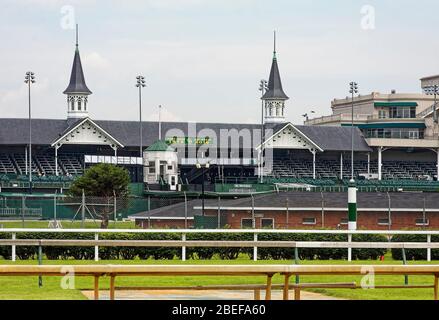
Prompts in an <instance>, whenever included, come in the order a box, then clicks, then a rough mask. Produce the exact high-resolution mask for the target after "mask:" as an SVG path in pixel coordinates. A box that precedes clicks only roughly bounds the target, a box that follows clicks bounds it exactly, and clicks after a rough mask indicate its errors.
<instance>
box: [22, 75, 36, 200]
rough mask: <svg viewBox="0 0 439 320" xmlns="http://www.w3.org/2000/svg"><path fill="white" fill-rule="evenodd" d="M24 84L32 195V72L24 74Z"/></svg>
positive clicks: (33, 79)
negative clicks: (27, 106) (27, 104)
mask: <svg viewBox="0 0 439 320" xmlns="http://www.w3.org/2000/svg"><path fill="white" fill-rule="evenodd" d="M24 83H26V84H27V88H28V99H29V100H28V102H29V193H32V109H31V97H30V87H31V84H33V83H35V73H33V72H32V71H28V72H26V76H25V77H24Z"/></svg>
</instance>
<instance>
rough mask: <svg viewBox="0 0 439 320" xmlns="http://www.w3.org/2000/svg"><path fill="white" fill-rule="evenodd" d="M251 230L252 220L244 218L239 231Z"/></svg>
mask: <svg viewBox="0 0 439 320" xmlns="http://www.w3.org/2000/svg"><path fill="white" fill-rule="evenodd" d="M251 228H253V219H251V218H244V219H241V229H251Z"/></svg>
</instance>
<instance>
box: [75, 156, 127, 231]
mask: <svg viewBox="0 0 439 320" xmlns="http://www.w3.org/2000/svg"><path fill="white" fill-rule="evenodd" d="M129 183H130V175H129V173H128V170H126V169H124V168H121V167H118V166H115V165H112V164H107V163H101V164H97V165H95V166H93V167H91V168H89V169H87V170H86V171H85V173H84V175H83V176H81V177H79V178H77V179H76V180H75V181H74V182H73V183H72V186H71V187H70V190H69V194H70V195H71V196H76V197H80V196H82V192H84V193H85V195H87V196H94V197H102V198H104V199H105V201H106V202H105V203H108V204H110V203H111V198H113V197H114V196H116V197H127V196H128V194H129V189H128V186H129ZM110 212H111V209H110V207H109V206H108V207H105V208H103V210H102V211H101V214H100V217H101V219H102V223H101V228H103V229H106V228H107V227H108V220H109V215H110Z"/></svg>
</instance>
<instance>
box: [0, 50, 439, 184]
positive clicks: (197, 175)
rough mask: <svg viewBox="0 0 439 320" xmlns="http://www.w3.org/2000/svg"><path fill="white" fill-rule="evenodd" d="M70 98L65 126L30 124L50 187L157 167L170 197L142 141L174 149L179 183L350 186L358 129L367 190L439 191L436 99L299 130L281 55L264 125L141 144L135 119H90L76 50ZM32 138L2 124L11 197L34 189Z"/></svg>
mask: <svg viewBox="0 0 439 320" xmlns="http://www.w3.org/2000/svg"><path fill="white" fill-rule="evenodd" d="M433 80H434V79H433ZM429 81H430V82H431V81H432V80H431V79H429ZM438 81H439V78H438ZM64 94H66V95H67V101H68V104H67V118H66V119H32V121H31V123H32V159H31V166H32V168H31V172H32V175H33V177H34V178H33V179H32V180H33V181H34V183H35V184H36V185H40V186H44V187H45V188H47V187H48V186H49V185H50V184H53V185H54V186H60V185H62V186H63V187H65V186H66V183H69V182H70V181H71V180H72V179H74V177H75V176H78V175H81V174H83V173H84V170H86V169H87V168H88V167H90V166H92V165H94V164H96V163H101V162H106V163H114V164H117V165H120V166H124V167H125V168H127V169H128V171H129V173H130V176H131V180H132V182H144V170H150V169H151V170H153V171H154V174H156V177H157V179H156V180H157V181H156V183H157V185H156V186H152V185H150V186H149V187H148V189H154V188H156V189H157V188H158V189H160V188H164V189H166V186H164V185H162V183H163V181H164V179H163V172H164V171H165V169H166V165H167V166H168V167H169V166H170V165H171V164H170V163H167V162H166V161H163V159H162V161H160V160H159V161H158V162H157V163H156V165H157V166H156V167H155V168H154V169H153V168H152V164H151V163H144V159H145V157H144V154H141V155H140V154H139V149H140V141H141V140H142V147H144V149H146V148H147V147H149V146H151V145H153V144H154V143H155V142H156V141H157V140H163V141H164V142H166V143H167V144H168V145H171V146H172V147H174V148H175V150H176V152H177V154H178V169H177V170H176V172H177V173H178V178H177V179H176V180H178V182H179V184H181V185H184V184H185V185H190V184H195V185H197V184H198V185H199V184H200V183H201V182H202V181H204V182H207V183H212V184H213V183H215V182H221V183H224V181H227V180H228V179H229V178H232V179H234V183H240V182H242V181H249V180H253V182H257V181H261V180H264V182H265V183H278V182H279V183H295V184H299V185H310V186H346V181H347V180H348V179H349V178H350V172H351V161H350V153H351V148H352V145H351V133H352V130H353V133H354V146H353V148H354V150H353V151H354V160H355V162H354V173H355V176H356V177H357V179H358V180H360V181H359V184H360V185H363V186H367V187H371V188H373V187H380V186H386V187H387V186H391V187H398V185H399V186H404V187H408V188H417V187H419V188H420V189H423V190H425V189H428V190H431V189H432V188H436V185H437V184H436V183H434V182H433V180H437V178H438V174H437V172H438V170H439V165H438V164H439V139H438V137H437V132H439V130H436V129H437V128H436V129H435V126H436V127H437V124H434V122H432V121H431V120H432V119H433V115H432V113H433V111H434V108H433V109H432V108H431V103H432V101H433V100H432V97H430V96H428V95H426V94H412V95H407V94H396V93H392V94H391V95H381V94H377V93H372V94H371V95H369V96H360V97H357V98H355V99H354V104H355V107H356V109H355V110H356V111H355V112H356V113H355V117H354V118H355V126H356V127H355V128H353V129H352V128H351V127H349V123H348V122H347V119H348V117H347V115H346V112H347V111H348V110H350V109H348V108H350V103H351V101H349V99H342V100H334V101H333V103H332V107H333V110H334V115H332V116H330V117H323V118H319V119H311V120H309V121H308V122H307V123H306V125H294V124H292V123H290V122H288V121H286V118H285V111H286V101H287V100H288V99H289V97H288V96H287V95H286V94H285V92H284V90H283V88H282V82H281V77H280V71H279V66H278V60H277V56H276V52H274V55H273V60H272V65H271V71H270V77H269V82H268V87H267V88H266V90H265V91H264V95H263V97H262V100H263V102H264V118H263V119H264V124H263V126H261V124H230V123H191V122H186V123H185V122H143V123H142V128H143V129H142V139H140V136H139V132H140V129H141V127H140V124H139V122H137V121H108V120H95V119H92V118H91V117H90V115H89V109H90V105H89V96H90V95H91V94H92V92H91V91H90V90H89V89H88V87H87V85H86V83H85V77H84V72H83V68H82V64H81V59H80V54H79V49H77V50H75V55H74V59H73V66H72V71H71V76H70V82H69V85H68V87H67V89H66V90H65V91H64ZM362 106H366V107H364V108H362ZM367 108H369V109H370V111H369V112H370V114H369V115H367V116H365V115H361V114H359V111H358V110H362V112H364V110H366V109H367ZM357 109H358V110H357ZM428 110H432V111H431V112H430V111H428ZM427 111H428V112H427ZM406 117H407V118H406ZM27 132H29V121H28V119H7V118H2V119H0V182H1V186H2V188H3V189H6V191H9V190H8V188H9V189H14V190H17V189H19V188H26V183H27V180H28V178H27V175H28V174H29V168H28V166H29V159H28V154H29V150H28V145H29V137H28V136H27V134H26V133H27ZM435 132H436V133H435ZM159 133H160V134H159ZM162 133H163V134H162ZM435 134H436V136H435ZM203 161H204V162H209V164H210V165H209V168H207V169H206V172H205V173H204V171H203V170H199V168H198V167H197V166H196V165H197V164H199V163H200V162H203ZM261 167H262V168H261ZM172 170H174V168H173V169H172ZM145 172H146V171H145Z"/></svg>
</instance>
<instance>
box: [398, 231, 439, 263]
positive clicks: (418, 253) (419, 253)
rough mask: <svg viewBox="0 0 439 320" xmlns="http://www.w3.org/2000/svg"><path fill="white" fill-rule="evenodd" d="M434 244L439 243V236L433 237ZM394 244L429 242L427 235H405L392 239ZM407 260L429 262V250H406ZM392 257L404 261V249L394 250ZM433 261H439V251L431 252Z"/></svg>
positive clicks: (433, 250)
mask: <svg viewBox="0 0 439 320" xmlns="http://www.w3.org/2000/svg"><path fill="white" fill-rule="evenodd" d="M431 241H432V242H439V236H431ZM392 242H427V236H425V235H417V234H415V235H412V234H403V235H395V236H393V237H392ZM405 255H406V258H407V260H427V249H405ZM392 257H393V259H395V260H402V249H392ZM431 259H432V260H439V249H432V250H431Z"/></svg>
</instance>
